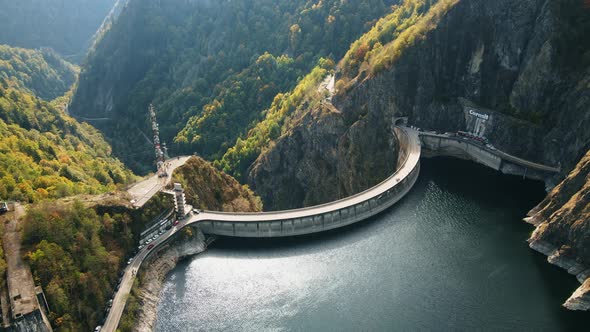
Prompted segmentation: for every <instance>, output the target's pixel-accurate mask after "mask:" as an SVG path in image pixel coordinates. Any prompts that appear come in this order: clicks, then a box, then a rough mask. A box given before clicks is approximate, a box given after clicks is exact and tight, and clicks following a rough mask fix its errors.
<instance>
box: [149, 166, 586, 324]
mask: <svg viewBox="0 0 590 332" xmlns="http://www.w3.org/2000/svg"><path fill="white" fill-rule="evenodd" d="M543 196H544V192H543V185H542V184H540V183H534V182H529V181H524V180H522V179H520V178H515V177H507V176H503V175H500V174H498V173H496V172H494V171H491V170H488V169H485V168H483V167H480V166H477V165H475V164H472V163H468V162H461V161H454V160H447V159H436V160H431V161H425V162H423V167H422V173H421V175H420V179H419V181H418V183H417V184H416V186H415V187H414V189H413V190H412V191H411V193H410V194H409V195H408V196H407V197H406V198H405V199H404V200H402V201H401V202H400V203H398V204H397V205H396V206H394V207H393V208H391V209H389V210H388V211H386V212H385V213H383V214H381V215H379V216H377V217H375V218H373V219H372V220H368V221H366V222H362V223H360V224H357V225H353V226H351V227H348V228H345V229H342V230H337V231H333V232H330V233H327V234H319V235H313V236H306V237H299V238H290V239H271V240H247V239H243V240H240V239H232V238H225V239H220V240H219V241H217V242H216V243H215V244H214V245H213V246H212V247H210V250H209V251H207V252H206V253H204V254H202V255H200V256H197V257H195V258H194V259H192V260H190V261H187V262H184V263H182V264H180V265H179V266H178V267H177V268H176V269H175V270H174V271H173V272H172V273H171V274H170V275H169V277H168V278H167V280H166V283H165V286H164V290H163V294H162V301H161V303H160V305H159V309H158V321H157V324H156V331H408V330H410V331H415V330H426V331H442V330H462V331H473V330H510V331H559V330H580V331H583V330H584V329H583V328H582V324H583V323H585V324H586V326H588V324H590V319H589V317H588V315H587V314H581V313H573V312H568V311H566V310H565V309H563V308H562V307H561V304H562V303H563V302H564V301H565V300H566V299H567V297H568V296H569V295H570V294H571V293H572V292H573V291H574V290H575V289H576V287H578V286H579V284H578V283H577V281H576V280H575V278H574V277H573V276H570V275H568V274H567V273H565V272H564V271H563V270H560V269H558V268H556V267H554V266H551V265H549V264H548V263H547V262H546V258H545V257H544V256H542V255H540V254H538V253H536V252H533V251H532V250H530V249H529V248H528V245H527V243H526V239H527V237H528V236H529V235H530V233H531V231H532V227H531V226H530V225H527V224H525V223H524V222H522V220H521V219H522V217H523V216H524V215H525V214H526V212H527V211H528V210H529V209H530V208H532V207H533V206H534V205H535V204H536V203H538V202H539V201H540V200H541V199H542V198H543ZM586 330H588V329H586Z"/></svg>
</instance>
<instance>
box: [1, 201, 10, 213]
mask: <svg viewBox="0 0 590 332" xmlns="http://www.w3.org/2000/svg"><path fill="white" fill-rule="evenodd" d="M6 212H8V204H6V202H1V203H0V214H2V213H6Z"/></svg>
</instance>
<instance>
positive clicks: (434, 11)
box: [221, 0, 590, 209]
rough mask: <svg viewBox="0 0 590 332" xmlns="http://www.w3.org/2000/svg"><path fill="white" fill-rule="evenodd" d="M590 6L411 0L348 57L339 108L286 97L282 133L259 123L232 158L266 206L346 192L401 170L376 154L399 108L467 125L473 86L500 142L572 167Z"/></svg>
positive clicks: (230, 163) (582, 120) (416, 116)
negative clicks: (464, 103) (467, 103)
mask: <svg viewBox="0 0 590 332" xmlns="http://www.w3.org/2000/svg"><path fill="white" fill-rule="evenodd" d="M589 18H590V9H588V6H587V5H585V2H584V1H582V0H560V1H546V0H527V1H519V2H514V1H509V0H503V1H494V2H489V1H483V0H481V1H480V0H440V1H428V0H405V1H404V2H403V4H401V5H400V6H399V7H396V8H395V10H394V11H393V12H392V13H391V14H389V15H387V16H386V17H384V18H383V19H381V20H380V21H379V22H378V23H377V24H376V25H375V26H374V27H373V29H372V30H371V31H370V32H368V33H367V34H365V35H364V36H363V37H361V38H360V39H359V40H358V41H356V42H355V43H353V44H352V46H351V48H350V50H349V51H348V53H347V54H346V55H345V57H344V58H343V59H342V60H341V61H340V63H339V65H338V66H337V70H336V74H335V75H336V95H335V96H334V98H333V104H334V106H335V108H332V107H327V106H326V104H325V103H321V102H317V100H318V98H317V97H313V96H310V97H309V98H299V102H298V103H296V104H294V105H293V104H290V103H285V105H287V106H288V107H280V106H281V100H279V101H278V102H277V103H276V106H275V104H273V106H272V107H271V108H270V109H269V110H268V112H267V120H268V119H270V118H271V117H273V116H274V117H276V116H277V114H280V117H279V118H281V119H284V120H282V121H279V122H278V124H279V127H280V129H275V130H274V132H275V133H279V134H274V135H269V134H268V133H270V131H269V130H258V129H256V130H252V131H251V132H250V133H249V135H248V136H247V137H246V139H245V140H240V141H238V143H237V144H236V145H235V146H234V147H232V148H230V149H229V150H228V153H227V154H226V155H225V156H224V157H223V159H222V163H221V165H223V166H224V167H227V168H228V169H227V170H226V171H227V172H230V173H232V172H236V171H237V172H238V174H240V173H241V174H242V175H244V172H247V173H248V175H247V177H248V179H247V182H248V183H249V184H250V185H251V187H252V188H253V189H254V190H255V191H256V192H257V193H258V194H259V195H260V196H261V197H262V198H263V201H264V204H265V207H266V208H267V209H277V208H281V209H283V208H289V207H298V206H302V205H309V204H316V203H318V202H324V201H328V200H331V199H335V198H339V197H342V196H346V195H349V194H353V193H355V192H358V191H359V190H361V189H364V188H367V187H368V186H370V185H371V184H374V183H377V182H378V181H379V180H381V179H382V178H383V177H384V176H385V175H386V174H388V173H389V172H390V171H391V170H388V169H387V168H386V166H385V165H386V164H383V165H382V166H376V164H375V162H376V161H383V160H384V158H391V155H390V154H389V152H388V151H392V150H395V143H391V140H392V138H391V137H390V134H388V132H389V131H388V129H387V126H389V125H391V121H392V119H393V118H394V117H402V116H404V117H408V118H409V122H410V123H411V124H414V125H417V126H420V127H423V128H428V129H434V130H440V131H456V130H464V129H465V123H466V120H465V115H464V110H463V106H462V104H461V99H462V98H465V99H468V100H469V101H471V102H473V103H474V104H476V105H479V106H480V107H485V108H486V109H490V112H493V114H494V119H495V120H494V125H493V127H492V128H491V130H490V131H489V133H487V134H486V136H488V138H489V139H490V140H491V141H492V143H493V144H494V145H495V146H496V147H498V148H501V149H502V150H505V151H508V152H510V153H512V154H515V155H518V156H522V157H524V158H528V159H532V160H538V161H539V162H542V163H545V164H548V165H559V164H561V165H562V167H563V170H564V171H566V172H567V171H568V170H570V169H571V168H572V167H573V165H575V163H576V162H577V161H578V160H579V158H580V156H582V155H583V154H584V153H585V152H586V151H587V150H588V148H589V147H590V136H589V133H590V132H589V131H588V130H587V128H588V123H587V122H588V121H589V119H590V112H589V111H588V110H589V109H590V105H589V104H588V101H589V100H590V98H589V93H590V89H589V85H588V81H589V78H590V75H589V70H590V69H589V64H590V62H589V59H590V51H589V50H590V47H589V46H590V42H589V41H588V38H585V36H587V35H588V31H590V30H589V27H590V19H589ZM465 26H470V27H471V28H469V29H466V28H465ZM317 83H318V82H317V81H316V84H317ZM310 91H313V89H311V90H310ZM310 100H311V101H310ZM313 100H316V102H313ZM277 106H278V107H277ZM293 119H295V121H293ZM275 122H276V121H275ZM263 123H265V121H263V122H261V124H263ZM271 136H274V137H271ZM261 137H262V138H261ZM388 141H389V143H388ZM255 142H257V143H255ZM253 147H254V148H253ZM252 151H253V152H252ZM252 153H253V154H254V156H252ZM244 156H248V158H247V159H248V160H252V159H254V158H256V156H257V158H258V159H257V160H256V161H255V162H254V163H253V164H252V165H250V166H246V165H243V164H240V163H239V162H235V161H236V160H237V161H241V160H245V159H244ZM375 156H379V157H377V158H376V157H375ZM387 156H389V157H387ZM369 161H371V162H369ZM371 167H374V168H371ZM384 167H385V168H384ZM317 174H321V175H317ZM353 175H354V176H353ZM368 178H369V179H371V180H370V181H367V179H368ZM362 181H366V182H365V183H362Z"/></svg>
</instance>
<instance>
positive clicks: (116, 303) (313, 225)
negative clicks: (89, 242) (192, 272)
mask: <svg viewBox="0 0 590 332" xmlns="http://www.w3.org/2000/svg"><path fill="white" fill-rule="evenodd" d="M393 131H394V133H395V135H396V136H397V138H398V141H399V146H400V151H399V154H398V162H397V164H398V165H399V167H398V169H397V170H396V171H395V173H394V174H392V175H391V176H389V177H388V178H387V179H385V180H384V181H383V182H381V183H379V184H378V185H376V186H374V187H372V188H370V189H368V190H366V191H364V192H361V193H359V194H356V195H353V196H350V197H347V198H344V199H341V200H337V201H334V202H331V203H327V204H322V205H318V206H313V207H308V208H302V209H295V210H286V211H277V212H261V213H225V212H214V211H201V212H200V213H196V214H193V213H191V214H189V216H188V217H187V218H185V219H184V220H182V221H180V223H179V224H178V225H176V226H174V227H172V228H171V229H170V230H169V231H167V232H166V233H164V234H162V236H160V237H159V238H157V239H156V240H155V241H154V242H153V246H151V249H148V248H143V250H140V252H139V253H138V254H137V255H136V256H135V257H134V258H133V259H132V261H131V263H130V264H129V266H128V267H127V269H126V270H125V274H124V276H123V279H122V281H121V285H120V288H119V290H118V292H117V293H116V294H115V297H114V299H113V306H112V308H111V310H110V311H109V315H108V316H107V319H106V321H105V324H104V326H103V328H102V329H101V331H107V332H114V331H115V330H116V328H117V326H118V324H119V321H120V319H121V316H122V314H123V309H124V307H125V303H126V299H127V296H128V294H129V293H130V291H131V287H132V285H133V280H134V278H135V274H136V273H137V271H138V270H139V268H140V266H141V264H142V263H143V262H144V261H145V260H146V258H148V257H149V256H150V255H152V254H153V253H157V252H158V250H159V248H161V247H163V245H165V244H167V243H168V242H170V241H171V240H172V239H173V238H174V236H175V235H176V234H177V233H178V232H179V231H181V230H182V229H183V228H185V227H188V226H197V227H198V228H199V229H200V230H201V231H202V232H203V233H205V234H209V235H222V236H235V237H253V238H261V237H284V236H297V235H304V234H312V233H318V232H323V231H327V230H331V229H336V228H340V227H344V226H347V225H350V224H353V223H356V222H359V221H362V220H365V219H368V218H369V217H372V216H374V215H376V214H379V213H380V212H382V211H384V210H386V209H387V208H389V207H391V206H392V205H393V204H395V203H396V202H398V201H399V200H401V199H402V198H403V197H404V196H405V195H406V194H407V193H408V192H409V191H410V190H411V188H412V187H413V185H414V184H415V183H416V180H417V179H418V175H419V172H420V158H421V157H422V156H423V155H428V156H438V155H447V156H453V157H459V158H463V159H470V160H473V161H475V162H478V163H481V164H484V165H486V166H488V167H491V168H494V169H496V170H498V171H501V172H503V173H506V174H516V175H522V176H524V177H531V178H536V179H541V178H544V177H545V178H546V177H548V176H552V175H553V174H555V173H558V172H559V168H555V167H550V166H545V165H541V164H536V163H533V162H530V161H526V160H524V159H520V158H518V157H514V156H511V155H509V154H507V153H504V152H502V151H499V150H496V149H493V148H490V147H487V146H485V145H482V144H479V143H477V142H472V141H469V140H467V139H465V138H462V137H457V136H456V135H454V134H448V133H447V134H437V133H434V132H425V131H419V130H415V129H413V128H408V127H405V126H395V127H394V129H393ZM423 150H424V154H423V153H422V152H423ZM187 159H188V158H187V157H180V158H177V159H176V160H177V162H176V163H175V164H174V165H172V168H176V167H178V166H180V165H182V164H184V162H185V161H186V160H187ZM145 181H148V182H150V184H149V185H148V186H147V187H146V188H148V189H147V190H148V191H149V192H148V193H144V192H142V191H141V190H138V191H137V192H135V195H132V196H136V197H138V198H139V199H138V201H137V202H136V206H140V205H143V204H144V203H145V202H146V201H147V200H149V198H150V197H151V196H153V195H154V194H155V193H156V192H157V190H155V188H162V189H163V187H164V186H165V184H166V183H168V182H169V181H170V179H169V178H167V179H164V180H163V181H162V182H159V181H155V179H152V178H149V179H147V180H145ZM154 181H155V183H154ZM138 187H141V184H138V185H136V186H134V187H132V188H136V189H137V188H138ZM131 191H133V189H132V190H131ZM138 203H139V204H138Z"/></svg>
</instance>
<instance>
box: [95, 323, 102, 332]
mask: <svg viewBox="0 0 590 332" xmlns="http://www.w3.org/2000/svg"><path fill="white" fill-rule="evenodd" d="M101 329H102V326H100V325H98V326H97V327H96V328H95V329H94V332H100V330H101Z"/></svg>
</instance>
